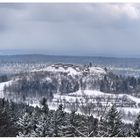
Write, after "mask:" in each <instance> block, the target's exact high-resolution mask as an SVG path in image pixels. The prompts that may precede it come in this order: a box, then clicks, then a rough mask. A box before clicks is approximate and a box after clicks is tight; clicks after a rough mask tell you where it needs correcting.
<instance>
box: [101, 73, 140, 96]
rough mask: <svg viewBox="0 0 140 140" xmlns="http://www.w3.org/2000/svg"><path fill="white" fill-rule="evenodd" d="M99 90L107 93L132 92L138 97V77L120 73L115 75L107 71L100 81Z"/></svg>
mask: <svg viewBox="0 0 140 140" xmlns="http://www.w3.org/2000/svg"><path fill="white" fill-rule="evenodd" d="M100 90H101V91H103V92H107V93H116V94H119V93H126V94H132V93H133V94H134V96H137V97H139V96H140V95H139V92H140V77H137V78H136V77H130V76H128V77H126V76H122V75H115V74H113V73H112V72H109V73H108V75H105V76H104V78H103V79H102V80H101V81H100Z"/></svg>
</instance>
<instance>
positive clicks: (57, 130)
mask: <svg viewBox="0 0 140 140" xmlns="http://www.w3.org/2000/svg"><path fill="white" fill-rule="evenodd" d="M64 120H65V113H64V111H63V105H59V107H58V109H57V110H56V111H55V112H54V113H53V116H52V121H51V122H52V124H51V128H52V132H51V133H52V136H54V137H61V136H63V135H64V134H63V129H64V125H65V124H64V123H65V122H64Z"/></svg>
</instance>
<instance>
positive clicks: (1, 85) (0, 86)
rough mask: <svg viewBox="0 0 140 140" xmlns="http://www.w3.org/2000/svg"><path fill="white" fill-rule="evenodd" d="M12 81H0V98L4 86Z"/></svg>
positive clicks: (2, 96)
mask: <svg viewBox="0 0 140 140" xmlns="http://www.w3.org/2000/svg"><path fill="white" fill-rule="evenodd" d="M12 82H13V80H10V81H7V82H2V83H0V98H4V93H3V90H4V86H8V85H10V84H11V83H12Z"/></svg>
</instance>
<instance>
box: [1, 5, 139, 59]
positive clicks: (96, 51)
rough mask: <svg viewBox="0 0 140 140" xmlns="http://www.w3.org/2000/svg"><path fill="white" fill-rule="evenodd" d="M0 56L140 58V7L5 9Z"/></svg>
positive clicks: (79, 6) (17, 7)
mask: <svg viewBox="0 0 140 140" xmlns="http://www.w3.org/2000/svg"><path fill="white" fill-rule="evenodd" d="M0 50H1V52H4V50H10V51H13V52H14V53H25V52H26V53H27V52H28V53H46V54H55V55H85V56H115V57H140V4H128V3H126V4H103V3H102V4H96V3H92V4H89V3H88V4H85V3H83V4H80V3H79V4H76V3H75V4H68V3H67V4H60V3H59V4H47V3H45V4H39V3H34V4H27V3H26V4H2V3H1V4H0ZM23 50H24V51H23Z"/></svg>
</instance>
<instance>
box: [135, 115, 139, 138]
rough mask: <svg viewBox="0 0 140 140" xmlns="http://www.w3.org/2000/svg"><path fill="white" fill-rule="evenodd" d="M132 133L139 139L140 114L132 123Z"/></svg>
mask: <svg viewBox="0 0 140 140" xmlns="http://www.w3.org/2000/svg"><path fill="white" fill-rule="evenodd" d="M134 133H135V136H137V137H140V114H139V115H138V117H137V119H136V120H135V123H134Z"/></svg>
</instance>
